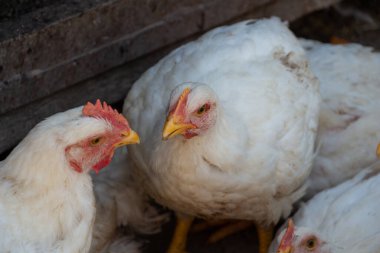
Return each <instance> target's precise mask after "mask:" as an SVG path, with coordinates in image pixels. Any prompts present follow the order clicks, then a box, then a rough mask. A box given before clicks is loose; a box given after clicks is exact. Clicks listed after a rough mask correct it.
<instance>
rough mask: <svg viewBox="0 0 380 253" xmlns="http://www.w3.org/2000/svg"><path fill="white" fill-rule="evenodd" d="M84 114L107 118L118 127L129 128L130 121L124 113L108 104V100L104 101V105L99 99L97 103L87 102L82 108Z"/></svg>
mask: <svg viewBox="0 0 380 253" xmlns="http://www.w3.org/2000/svg"><path fill="white" fill-rule="evenodd" d="M82 114H83V116H87V117H94V118H101V119H105V120H107V121H108V122H110V123H111V124H112V125H113V126H114V127H117V128H121V129H125V128H129V124H128V121H127V120H126V118H125V117H124V116H123V115H121V114H120V113H118V111H117V110H116V109H113V108H112V107H111V106H109V105H107V103H106V102H103V106H102V103H101V102H100V100H99V99H98V100H96V103H95V105H94V104H92V103H91V102H87V104H86V105H85V106H84V107H83V109H82Z"/></svg>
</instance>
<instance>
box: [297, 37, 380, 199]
mask: <svg viewBox="0 0 380 253" xmlns="http://www.w3.org/2000/svg"><path fill="white" fill-rule="evenodd" d="M301 42H302V44H303V46H304V47H305V48H306V49H307V57H308V59H309V62H310V67H311V69H312V71H313V73H314V74H315V75H316V76H317V77H318V79H319V80H320V90H321V97H322V105H321V114H320V119H319V129H318V136H317V143H320V145H321V148H320V149H319V152H318V156H317V157H316V159H315V161H314V165H313V170H312V173H311V176H310V180H309V181H310V189H309V191H308V194H309V196H311V195H313V194H315V193H317V192H318V191H321V190H323V189H326V188H329V187H332V186H335V185H337V184H339V183H341V182H343V181H345V180H347V179H349V178H351V177H353V176H354V175H355V174H357V173H358V172H359V171H360V169H361V168H365V167H367V166H369V165H370V164H372V163H373V162H375V161H376V159H377V158H376V152H375V150H376V146H377V143H378V141H379V140H380V124H379V123H378V119H380V110H379V108H380V99H379V96H380V71H379V70H380V54H379V53H375V52H373V49H372V48H369V47H364V46H361V45H358V44H347V45H330V44H323V43H319V42H315V41H310V40H301Z"/></svg>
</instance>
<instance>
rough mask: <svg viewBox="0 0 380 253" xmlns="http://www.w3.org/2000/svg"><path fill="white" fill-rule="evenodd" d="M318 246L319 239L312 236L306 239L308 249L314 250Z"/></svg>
mask: <svg viewBox="0 0 380 253" xmlns="http://www.w3.org/2000/svg"><path fill="white" fill-rule="evenodd" d="M316 246H317V241H316V239H315V238H311V239H309V240H307V241H306V249H307V250H314V249H315V247H316Z"/></svg>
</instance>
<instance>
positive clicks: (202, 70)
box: [123, 18, 319, 225]
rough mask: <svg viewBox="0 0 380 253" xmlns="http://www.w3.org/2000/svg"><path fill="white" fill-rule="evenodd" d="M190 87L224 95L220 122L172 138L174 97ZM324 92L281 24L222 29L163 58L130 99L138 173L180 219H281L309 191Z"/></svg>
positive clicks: (251, 23) (127, 103)
mask: <svg viewBox="0 0 380 253" xmlns="http://www.w3.org/2000/svg"><path fill="white" fill-rule="evenodd" d="M183 84H185V85H188V86H189V87H190V88H194V87H195V86H197V85H198V84H202V85H206V86H207V87H208V89H209V90H211V91H212V92H214V93H215V97H216V98H217V107H218V109H217V119H216V122H215V125H214V126H213V127H212V128H210V129H208V131H207V132H205V133H204V134H202V135H199V136H195V137H193V138H191V139H186V138H184V137H182V136H176V137H174V138H171V139H169V140H167V141H163V140H162V131H161V130H162V128H163V126H164V123H165V118H166V116H167V113H168V111H167V110H168V104H169V99H170V97H171V93H172V91H173V90H174V89H175V88H177V87H178V86H179V85H183ZM318 89H319V88H318V82H317V80H316V78H315V77H314V76H313V75H312V73H311V72H310V71H309V69H308V67H307V63H306V59H305V55H304V51H303V49H302V47H301V46H300V45H299V43H298V41H297V39H296V38H295V37H294V36H293V34H292V33H291V32H290V31H289V30H288V29H287V27H286V26H285V25H284V24H282V23H281V22H280V21H279V20H278V19H276V18H272V19H266V20H259V21H246V22H241V23H238V24H235V25H232V26H226V27H220V28H217V29H214V30H212V31H211V32H208V33H207V34H205V35H204V36H202V37H201V38H200V39H198V40H196V41H194V42H190V43H188V44H186V45H184V46H182V47H180V48H178V49H176V50H175V51H173V52H172V53H170V54H169V55H168V56H166V57H165V58H163V59H162V60H161V61H160V62H158V63H157V64H156V65H155V66H154V67H152V68H150V69H149V70H148V71H147V72H145V74H143V76H142V77H141V78H140V79H139V80H138V81H137V82H136V83H135V84H134V85H133V87H132V89H131V91H130V93H129V94H128V96H127V98H126V100H125V105H124V111H123V112H124V114H125V115H126V116H127V117H128V118H129V119H130V121H131V122H132V124H133V125H134V126H135V127H138V129H139V131H140V132H141V135H142V143H141V145H139V147H132V149H130V150H129V151H130V157H131V159H133V161H134V162H135V163H136V165H137V166H136V167H137V169H136V170H135V172H136V173H138V174H139V176H140V177H141V178H143V180H142V182H143V184H144V187H145V188H146V189H147V191H148V192H149V194H150V195H151V196H153V197H154V198H155V199H156V200H157V201H158V202H159V203H161V204H163V205H164V206H167V207H169V208H171V209H173V210H175V211H177V212H178V213H182V214H187V215H190V216H198V217H203V218H206V219H224V218H233V219H248V220H254V221H256V222H258V223H260V224H265V225H269V224H272V223H276V222H277V221H278V220H279V219H280V217H286V216H287V215H289V213H290V211H291V209H292V204H293V203H294V202H295V201H297V200H298V199H299V198H300V197H301V196H302V195H303V194H304V190H305V187H304V182H305V180H306V178H307V176H308V175H309V172H310V168H311V161H312V158H313V144H314V140H315V134H316V130H317V121H318V109H319V91H318ZM189 96H191V95H189Z"/></svg>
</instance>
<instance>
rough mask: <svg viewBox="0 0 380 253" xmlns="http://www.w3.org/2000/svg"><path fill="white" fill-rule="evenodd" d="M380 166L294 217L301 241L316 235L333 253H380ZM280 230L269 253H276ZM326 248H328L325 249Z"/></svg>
mask: <svg viewBox="0 0 380 253" xmlns="http://www.w3.org/2000/svg"><path fill="white" fill-rule="evenodd" d="M379 171H380V163H379V162H377V163H376V164H374V165H372V166H371V167H370V168H367V169H364V170H362V171H361V172H360V173H359V174H357V175H356V176H355V177H354V178H353V179H351V180H349V181H346V182H344V183H342V184H340V185H338V186H336V187H334V188H332V189H329V190H325V191H323V192H320V193H319V194H317V195H315V196H314V198H312V199H311V200H309V201H308V202H307V203H305V204H304V205H303V206H302V207H301V208H300V210H298V211H297V213H296V214H295V215H294V217H293V220H294V223H295V225H296V229H295V234H296V236H297V237H299V240H302V239H303V236H305V235H306V233H308V234H310V233H313V234H316V235H318V236H320V239H321V240H323V241H325V242H326V243H327V245H326V246H327V248H328V249H329V251H328V252H332V253H343V252H344V253H351V252H352V253H354V252H362V253H377V252H379V250H380V222H379V221H380V202H379V201H378V200H379V198H380V188H379V187H378V186H379V184H380V174H379ZM283 230H284V226H283V227H282V228H281V229H280V230H279V233H278V235H277V237H276V239H275V240H274V241H273V242H272V245H271V249H270V251H269V252H273V253H274V252H276V248H277V247H278V243H279V242H280V240H281V236H280V235H281V234H283V233H280V232H281V231H283ZM326 246H325V247H326Z"/></svg>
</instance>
